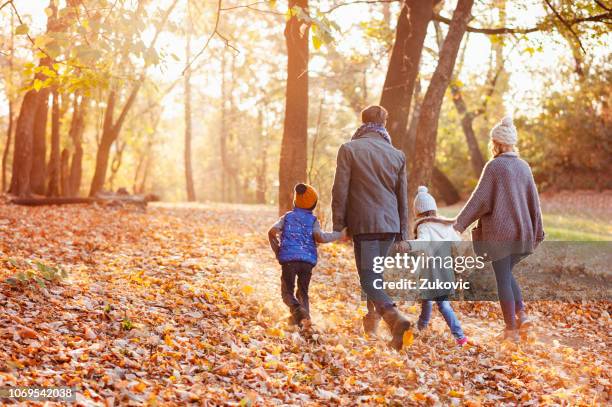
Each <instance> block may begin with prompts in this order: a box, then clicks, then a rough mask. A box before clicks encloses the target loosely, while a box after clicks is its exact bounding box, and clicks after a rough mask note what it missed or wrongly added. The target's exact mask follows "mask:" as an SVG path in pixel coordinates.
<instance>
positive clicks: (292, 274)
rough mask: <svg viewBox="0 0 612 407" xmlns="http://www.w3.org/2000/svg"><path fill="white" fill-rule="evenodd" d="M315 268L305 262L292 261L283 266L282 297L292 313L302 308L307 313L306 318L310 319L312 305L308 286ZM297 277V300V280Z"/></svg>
mask: <svg viewBox="0 0 612 407" xmlns="http://www.w3.org/2000/svg"><path fill="white" fill-rule="evenodd" d="M313 267H314V266H313V265H312V264H310V263H305V262H303V261H292V262H289V263H285V264H283V265H282V266H281V268H282V270H283V274H282V275H281V295H282V297H283V302H284V303H285V304H287V306H288V307H289V309H290V310H291V312H293V311H294V310H295V309H296V308H298V307H300V306H302V308H304V310H305V311H306V315H304V317H308V318H310V304H309V302H308V285H309V284H310V277H311V276H312V268H313ZM296 277H297V298H296V290H295V280H296Z"/></svg>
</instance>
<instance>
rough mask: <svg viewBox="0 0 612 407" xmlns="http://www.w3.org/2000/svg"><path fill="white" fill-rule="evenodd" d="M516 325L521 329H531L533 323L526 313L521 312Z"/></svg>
mask: <svg viewBox="0 0 612 407" xmlns="http://www.w3.org/2000/svg"><path fill="white" fill-rule="evenodd" d="M516 324H517V326H518V327H519V329H523V330H526V329H529V328H531V326H532V325H533V321H532V320H531V318H529V315H527V313H526V312H525V311H519V313H518V314H517V316H516Z"/></svg>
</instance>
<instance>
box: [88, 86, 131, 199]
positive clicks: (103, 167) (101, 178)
mask: <svg viewBox="0 0 612 407" xmlns="http://www.w3.org/2000/svg"><path fill="white" fill-rule="evenodd" d="M141 83H142V81H138V82H136V83H135V84H134V85H133V87H132V90H131V91H130V95H129V97H128V99H127V101H126V102H125V105H124V106H123V109H122V110H121V114H120V115H119V118H117V121H114V120H113V111H114V109H115V99H116V97H117V94H116V91H115V90H114V89H113V90H111V91H110V92H109V94H108V99H107V102H106V111H105V112H104V127H103V129H102V137H101V138H100V145H99V146H98V152H97V154H96V169H95V172H94V176H93V179H92V180H91V187H90V189H89V196H90V197H94V196H95V195H96V194H97V193H98V192H100V191H101V190H102V189H103V188H104V182H105V180H106V171H107V169H108V161H109V157H110V150H111V146H112V145H113V143H114V142H115V140H117V137H118V136H119V132H120V131H121V127H122V126H123V122H124V121H125V117H126V116H127V114H128V111H129V110H130V108H131V107H132V105H133V104H134V101H135V100H136V95H138V91H139V89H140V84H141Z"/></svg>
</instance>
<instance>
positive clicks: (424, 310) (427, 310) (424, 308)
mask: <svg viewBox="0 0 612 407" xmlns="http://www.w3.org/2000/svg"><path fill="white" fill-rule="evenodd" d="M436 304H437V305H438V309H439V310H440V313H441V314H442V316H443V317H444V320H445V321H446V325H448V327H449V328H450V330H451V333H452V334H453V336H454V337H455V338H456V339H463V338H464V337H465V335H464V334H463V330H462V329H461V323H460V322H459V319H457V315H455V311H453V307H451V304H450V301H448V300H447V299H444V297H443V298H442V299H439V300H436ZM432 308H433V301H428V300H426V301H422V302H421V315H420V316H419V322H418V328H419V329H425V328H426V327H427V325H428V324H429V320H430V319H431V311H432Z"/></svg>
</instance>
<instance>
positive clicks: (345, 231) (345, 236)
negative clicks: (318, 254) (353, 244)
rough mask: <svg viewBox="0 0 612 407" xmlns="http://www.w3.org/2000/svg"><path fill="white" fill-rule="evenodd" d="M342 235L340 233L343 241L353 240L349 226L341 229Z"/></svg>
mask: <svg viewBox="0 0 612 407" xmlns="http://www.w3.org/2000/svg"><path fill="white" fill-rule="evenodd" d="M340 233H341V235H340V241H341V242H348V241H350V240H351V238H350V237H349V235H348V228H347V227H344V228H343V229H342V230H341V231H340Z"/></svg>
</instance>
